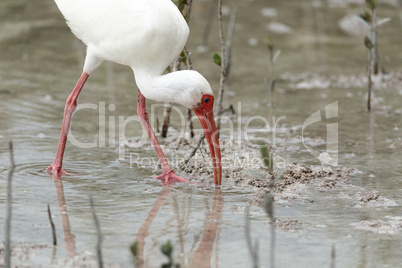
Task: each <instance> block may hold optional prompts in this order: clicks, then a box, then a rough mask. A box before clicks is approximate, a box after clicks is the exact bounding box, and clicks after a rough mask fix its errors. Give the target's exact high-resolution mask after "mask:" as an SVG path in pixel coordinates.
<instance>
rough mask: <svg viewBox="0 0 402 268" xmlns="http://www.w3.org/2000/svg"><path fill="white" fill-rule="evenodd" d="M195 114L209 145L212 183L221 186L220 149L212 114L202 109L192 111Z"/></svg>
mask: <svg viewBox="0 0 402 268" xmlns="http://www.w3.org/2000/svg"><path fill="white" fill-rule="evenodd" d="M194 112H195V114H196V115H197V116H198V119H199V120H200V122H201V126H202V128H203V129H204V133H205V138H206V139H207V142H208V145H209V151H210V153H211V158H212V165H213V167H214V183H215V185H221V184H222V162H221V160H222V159H221V148H220V146H219V137H218V132H217V130H216V125H215V119H214V113H213V112H212V111H210V112H206V111H204V109H202V108H198V109H194Z"/></svg>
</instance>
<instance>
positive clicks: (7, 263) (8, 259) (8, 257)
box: [4, 141, 15, 268]
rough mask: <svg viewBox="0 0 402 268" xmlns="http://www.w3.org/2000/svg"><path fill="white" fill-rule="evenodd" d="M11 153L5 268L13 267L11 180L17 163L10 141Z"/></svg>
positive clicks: (8, 179) (5, 231)
mask: <svg viewBox="0 0 402 268" xmlns="http://www.w3.org/2000/svg"><path fill="white" fill-rule="evenodd" d="M8 148H9V151H10V170H9V171H8V176H7V210H6V220H5V230H4V234H5V252H4V254H5V255H4V266H5V268H10V267H11V198H12V196H11V191H12V187H11V180H12V177H13V173H14V169H15V163H14V149H13V142H12V141H10V143H9V145H8Z"/></svg>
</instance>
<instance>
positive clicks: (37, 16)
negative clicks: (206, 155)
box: [0, 0, 402, 267]
mask: <svg viewBox="0 0 402 268" xmlns="http://www.w3.org/2000/svg"><path fill="white" fill-rule="evenodd" d="M227 2H228V3H227V5H228V7H238V14H237V15H238V20H237V21H238V23H237V25H236V32H235V37H234V47H233V69H232V75H231V77H230V82H229V85H228V88H227V93H228V94H227V96H228V97H227V99H226V103H228V102H229V101H230V102H231V103H233V104H234V106H235V109H236V111H237V112H238V113H239V106H237V103H238V102H241V116H242V122H243V124H244V123H245V120H247V118H250V117H252V116H255V115H260V116H263V117H265V118H272V116H275V118H279V117H280V116H286V119H284V120H282V121H281V122H280V123H279V126H280V127H282V128H283V129H285V130H283V131H278V134H277V136H278V144H277V146H278V148H280V150H278V152H277V154H278V155H279V156H281V157H283V158H284V159H285V162H286V164H290V163H292V162H303V163H308V164H319V163H320V161H319V160H317V159H316V158H315V157H314V156H312V155H311V154H310V153H309V152H308V151H307V150H306V149H305V147H304V146H303V144H302V143H301V142H300V136H301V126H302V124H303V123H304V122H305V120H306V119H307V118H308V117H309V116H310V115H312V114H313V113H314V112H316V111H317V110H321V111H322V112H323V111H324V107H325V106H326V105H329V104H331V103H333V102H335V101H338V104H339V107H338V111H339V115H338V117H337V118H333V119H329V120H323V121H322V122H318V123H316V124H315V125H312V126H311V127H309V128H306V133H305V138H306V139H310V140H311V142H314V141H317V140H318V141H320V140H324V141H325V140H326V137H327V130H326V129H327V124H330V123H338V127H339V155H338V156H339V165H340V166H345V167H350V168H356V169H359V170H361V171H362V173H361V174H359V175H357V176H354V177H351V178H350V184H349V185H347V186H346V187H342V188H340V189H335V190H333V191H331V192H326V191H322V190H320V189H319V188H318V187H309V188H306V190H305V192H304V193H303V194H302V195H300V196H298V197H297V198H296V199H295V200H294V201H293V202H285V201H282V202H278V203H277V204H276V206H275V211H276V214H277V216H278V217H281V218H291V219H296V220H298V221H300V222H301V223H302V229H301V230H298V231H293V232H285V231H279V232H278V234H277V247H276V265H277V267H291V266H295V263H296V264H297V266H298V267H326V266H329V265H330V261H331V258H330V253H331V246H332V245H335V247H336V264H337V266H339V267H356V266H358V267H396V266H398V265H399V264H400V263H401V262H402V255H401V254H400V252H401V249H402V244H401V241H402V240H401V233H400V229H399V232H398V231H396V233H386V234H379V233H377V232H372V231H367V230H361V229H357V228H356V227H354V226H353V225H351V224H353V223H359V222H360V221H362V220H369V221H373V220H382V221H388V218H387V216H402V215H401V214H402V211H401V208H400V205H399V204H400V203H401V202H402V200H401V196H402V190H401V189H402V179H401V178H402V177H401V173H402V162H401V160H400V159H401V158H402V155H401V150H400V148H401V145H402V141H401V129H402V126H401V120H400V116H401V112H400V109H401V102H400V98H401V88H400V86H399V88H384V89H383V90H377V91H376V98H377V100H378V103H377V104H376V110H375V112H374V113H373V115H372V116H371V117H369V116H368V113H367V112H366V101H365V99H364V95H365V94H366V90H365V88H346V89H342V88H339V87H333V86H332V87H329V88H326V89H311V90H305V89H294V88H293V87H292V84H291V83H289V82H288V81H286V80H284V79H280V80H279V81H278V83H277V92H275V106H274V108H270V107H268V105H267V103H268V101H269V99H268V94H267V90H266V87H265V85H264V77H265V76H266V75H267V72H268V62H267V60H268V52H267V49H266V47H265V45H264V44H263V40H264V36H265V34H266V33H267V24H268V23H270V22H272V21H278V22H281V23H285V24H287V25H288V26H290V27H291V28H292V29H293V31H292V33H291V34H287V35H277V34H272V35H271V37H272V39H273V40H274V43H275V45H276V47H277V48H279V49H281V50H282V54H281V56H280V57H279V59H278V62H277V64H276V69H275V74H276V75H277V76H279V75H281V74H284V73H291V74H300V73H304V72H317V73H319V74H321V75H324V76H326V77H329V76H331V75H340V74H345V75H348V74H361V73H364V71H365V59H366V57H365V56H366V54H365V49H364V47H363V42H362V40H363V37H362V36H358V37H351V36H347V35H346V34H344V33H342V31H341V30H340V29H339V28H338V26H337V21H338V20H339V19H341V18H342V17H343V16H345V15H346V14H348V13H349V12H359V11H361V10H363V7H361V6H352V7H349V8H341V7H338V8H333V7H330V6H329V4H328V3H327V2H326V1H297V0H292V1H279V0H278V1H269V3H268V2H267V1H244V0H233V1H230V3H229V1H227ZM313 2H314V3H315V5H317V3H320V4H321V7H312V4H314V3H313ZM329 2H334V1H329ZM209 3H210V2H209V1H195V3H194V7H193V14H192V17H191V23H190V27H191V29H192V32H191V36H190V41H189V48H190V50H191V51H193V52H192V59H193V62H194V67H195V68H196V69H197V70H199V71H200V72H201V73H202V74H204V75H205V76H206V77H207V78H208V80H209V81H210V82H211V84H212V85H213V87H214V88H218V83H219V67H217V66H215V65H214V64H213V62H212V57H211V56H210V55H211V52H213V51H218V50H219V47H218V46H219V42H218V40H217V38H216V36H217V31H216V29H213V30H212V33H211V37H210V40H209V46H210V47H209V51H210V52H208V53H198V52H197V46H199V45H200V44H201V42H202V38H201V37H202V33H203V28H204V25H205V21H206V16H207V14H208V9H209ZM265 7H272V8H275V9H276V10H277V12H278V16H277V17H276V18H273V19H272V18H267V17H264V16H262V13H261V10H262V8H265ZM399 13H400V10H399V9H397V8H394V7H390V6H386V5H385V6H381V9H380V11H379V15H380V17H388V16H389V17H391V18H392V21H391V22H390V23H389V24H387V25H385V26H383V28H381V29H380V40H381V41H380V55H381V59H380V64H381V65H382V66H383V67H384V68H385V69H386V70H387V71H400V68H399V65H400V64H401V61H402V52H401V51H400V44H401V41H402V36H401V34H400V33H401V27H400V21H399ZM0 21H1V23H0V105H1V106H0V107H1V113H0V161H1V165H0V172H1V174H2V177H6V174H7V170H8V163H9V161H8V141H9V140H10V139H12V140H13V142H14V146H15V158H16V163H17V168H16V171H15V174H14V180H13V221H12V240H13V241H14V242H18V241H25V242H32V243H37V244H49V245H50V243H51V233H50V227H49V223H48V219H47V211H46V205H47V204H50V207H51V209H52V212H53V216H54V221H55V224H56V229H57V238H58V241H59V246H57V251H56V253H55V256H56V258H69V257H72V256H74V255H76V254H79V255H85V254H87V255H94V254H95V243H96V234H95V228H94V226H93V219H92V215H91V210H90V207H89V200H88V196H90V195H91V196H93V197H94V201H95V204H96V211H97V215H98V217H99V220H100V223H101V228H102V232H103V235H104V242H103V254H104V258H105V261H106V262H107V263H117V264H120V265H122V266H125V267H126V266H129V265H131V264H132V257H131V255H130V251H129V245H130V244H131V243H133V242H134V241H135V240H136V239H137V240H138V241H140V242H141V241H143V242H144V244H141V243H140V244H141V245H142V246H143V247H144V251H143V258H144V262H145V264H146V265H147V266H150V267H159V266H160V265H161V264H162V263H164V262H166V261H167V259H166V258H165V257H163V256H162V254H161V253H160V250H159V246H160V245H161V244H162V243H164V242H166V241H167V240H171V241H172V244H173V245H174V254H173V255H174V259H175V261H176V262H179V263H181V264H183V266H185V265H189V264H191V263H192V261H193V262H194V263H193V264H194V265H196V266H200V267H204V266H205V267H209V266H212V267H218V266H221V267H247V266H250V264H251V259H250V257H249V253H248V250H247V247H246V241H245V235H244V225H245V216H244V207H245V206H247V205H248V201H249V199H250V196H251V194H252V191H251V190H250V189H247V188H243V187H240V186H234V184H233V182H230V181H229V182H224V186H223V187H222V191H221V192H220V191H215V192H214V189H213V188H211V187H206V186H205V187H204V186H197V185H182V184H178V185H174V186H172V187H171V188H170V187H166V186H165V187H162V186H161V184H160V183H159V182H158V181H155V180H154V179H152V178H153V176H154V175H155V174H157V173H158V172H159V170H158V169H157V168H155V169H154V170H151V169H149V168H141V167H138V165H137V164H136V163H137V162H135V161H132V160H130V155H132V157H133V158H134V159H136V157H137V155H140V156H141V157H142V158H144V159H145V158H146V159H147V160H149V159H151V160H152V159H153V161H155V155H154V151H153V150H152V148H150V147H146V148H144V147H141V148H135V149H129V148H126V154H125V155H124V159H123V160H121V161H119V159H118V158H119V152H121V149H122V148H120V147H119V146H117V144H118V142H119V137H118V135H117V134H116V136H115V138H113V136H111V135H110V134H109V126H110V125H109V124H111V122H113V121H112V120H115V123H116V124H117V123H118V122H119V117H121V116H124V118H123V120H124V119H125V118H127V117H128V116H132V115H136V94H137V90H136V88H135V83H134V78H133V75H132V72H131V70H130V69H129V68H127V67H123V66H119V65H116V64H113V63H104V64H103V65H102V66H101V67H100V68H99V69H98V70H97V71H96V72H95V73H94V74H93V75H91V77H90V79H89V81H88V83H87V84H86V86H85V90H84V91H83V92H82V94H81V95H80V98H79V103H81V104H92V105H96V106H94V109H86V110H82V111H79V112H77V113H76V114H75V116H74V119H73V123H72V134H73V135H74V137H75V138H76V139H77V140H78V141H81V142H85V143H90V142H96V143H98V144H99V142H101V141H102V137H105V138H106V142H105V144H104V145H103V146H102V144H101V143H100V146H96V147H95V148H88V149H82V148H78V147H76V146H74V145H73V144H71V143H68V144H67V148H66V154H65V158H64V168H65V169H66V170H67V171H70V172H71V173H73V175H71V176H66V177H64V178H63V181H62V182H61V181H53V180H52V179H51V178H50V177H49V176H48V175H47V173H46V172H45V171H44V170H45V168H46V167H47V166H48V165H49V164H51V162H52V161H53V157H54V153H55V150H56V146H57V142H58V137H59V131H60V125H61V120H62V115H63V109H64V103H65V99H66V98H67V96H68V95H69V93H70V90H71V88H72V87H73V86H74V84H75V82H76V80H77V78H78V77H79V75H80V72H81V70H82V64H83V57H84V55H85V48H84V47H83V45H81V43H80V42H79V41H77V40H76V39H75V38H74V36H73V35H72V34H71V33H70V32H69V30H68V28H67V26H66V25H65V22H64V20H63V18H62V17H61V15H60V14H59V11H58V10H57V7H56V6H55V4H54V3H53V2H52V1H50V0H37V1H35V4H33V3H28V2H27V1H20V0H3V1H2V2H1V3H0ZM225 22H226V23H225V25H227V24H228V23H227V22H228V16H227V15H226V16H225ZM215 26H216V21H215V25H214V27H215ZM215 28H216V27H215ZM250 38H256V39H257V41H258V44H257V46H250V45H249V40H250ZM110 104H113V105H115V110H113V109H109V107H110V106H109V105H110ZM103 107H104V108H103ZM102 109H104V111H105V112H104V113H102ZM162 109H163V107H158V108H157V114H158V116H159V117H160V118H161V116H162ZM180 109H181V108H180ZM111 110H113V111H111ZM182 110H183V109H182ZM103 114H104V115H105V119H104V120H103V119H102V117H101V118H100V117H99V116H100V115H101V116H102V115H103ZM322 115H324V113H322ZM152 119H153V118H152ZM177 119H178V116H177V114H173V119H172V128H171V130H170V133H172V135H175V130H176V131H178V130H180V123H177V122H179V121H178V120H177ZM99 121H101V122H104V123H99ZM252 125H253V124H252ZM235 126H237V124H236V125H235ZM253 126H254V127H255V128H261V127H262V126H263V125H262V124H261V121H260V122H257V121H256V122H255V125H253ZM289 128H293V129H294V131H293V132H290V131H289V130H288V129H289ZM140 130H141V127H140V125H139V124H138V123H137V124H136V123H130V124H129V125H128V126H127V128H126V137H139V136H141V135H142V132H141V131H140ZM252 136H253V137H254V138H255V137H257V138H267V135H266V134H261V133H253V134H252ZM111 137H112V138H111ZM269 138H270V137H269ZM313 148H314V150H316V151H318V152H319V153H321V152H323V151H325V148H326V143H323V144H320V143H318V145H317V146H314V147H313ZM189 179H191V178H189ZM4 189H5V180H4V179H3V180H0V204H1V206H0V240H3V239H4V238H3V237H4V233H3V230H4V215H5V198H6V192H5V190H4ZM373 190H375V191H378V192H379V193H380V195H381V196H383V197H385V198H387V199H390V200H393V201H394V202H396V204H397V205H396V206H386V205H384V206H379V207H369V206H359V205H358V204H356V202H355V201H354V200H353V199H352V198H342V197H341V196H342V195H341V194H342V193H346V194H349V195H351V196H353V195H355V194H356V193H359V192H360V193H362V194H365V193H367V192H369V191H373ZM214 200H215V201H214ZM238 208H240V209H238ZM251 225H252V236H253V237H254V238H258V239H259V243H260V264H261V267H267V266H268V264H269V258H270V257H269V254H268V253H267V252H269V247H270V229H269V225H268V224H267V217H266V215H265V214H264V212H263V210H262V209H261V208H260V207H257V206H252V207H251ZM52 254H54V253H53V251H52V249H51V248H49V249H45V250H43V251H41V253H40V254H36V255H35V254H34V255H33V256H31V259H30V262H31V263H32V264H33V266H39V265H43V266H46V265H49V264H50V263H51V261H52ZM13 261H14V263H18V260H16V259H14V260H13ZM21 262H24V261H21Z"/></svg>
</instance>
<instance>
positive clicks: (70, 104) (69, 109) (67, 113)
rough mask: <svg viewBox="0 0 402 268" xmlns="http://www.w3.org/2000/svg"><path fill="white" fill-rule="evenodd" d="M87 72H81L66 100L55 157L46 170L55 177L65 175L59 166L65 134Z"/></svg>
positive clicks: (86, 77) (64, 143) (65, 138)
mask: <svg viewBox="0 0 402 268" xmlns="http://www.w3.org/2000/svg"><path fill="white" fill-rule="evenodd" d="M88 76H89V74H87V73H82V75H81V77H80V79H79V80H78V83H77V85H76V86H75V88H74V90H73V92H71V94H70V96H69V97H68V99H67V101H66V107H65V108H64V118H63V125H62V126H61V133H60V139H59V145H58V146H57V152H56V157H55V159H54V162H53V164H51V165H50V166H49V167H48V168H47V169H46V170H48V171H50V170H51V171H53V174H54V175H55V176H56V177H60V176H63V175H66V174H67V172H65V171H64V170H63V169H61V166H62V164H63V155H64V149H65V148H66V142H67V134H68V130H69V129H70V123H71V117H72V116H73V112H74V111H75V108H77V98H78V95H79V94H80V92H81V89H82V87H83V86H84V84H85V82H86V81H87V79H88Z"/></svg>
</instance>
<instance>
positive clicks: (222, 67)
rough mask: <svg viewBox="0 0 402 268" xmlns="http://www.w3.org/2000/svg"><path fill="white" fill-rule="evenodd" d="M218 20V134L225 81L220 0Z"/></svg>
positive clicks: (220, 1) (220, 3)
mask: <svg viewBox="0 0 402 268" xmlns="http://www.w3.org/2000/svg"><path fill="white" fill-rule="evenodd" d="M218 20H219V40H220V45H221V79H220V83H219V95H218V118H217V120H216V121H217V122H216V129H217V131H218V133H219V130H220V128H221V118H220V116H221V115H222V110H223V107H222V102H223V93H224V91H225V81H226V52H225V51H226V47H225V37H224V34H223V23H222V0H219V2H218Z"/></svg>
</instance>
